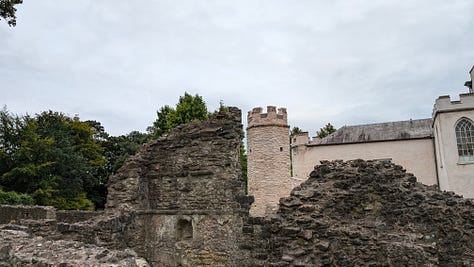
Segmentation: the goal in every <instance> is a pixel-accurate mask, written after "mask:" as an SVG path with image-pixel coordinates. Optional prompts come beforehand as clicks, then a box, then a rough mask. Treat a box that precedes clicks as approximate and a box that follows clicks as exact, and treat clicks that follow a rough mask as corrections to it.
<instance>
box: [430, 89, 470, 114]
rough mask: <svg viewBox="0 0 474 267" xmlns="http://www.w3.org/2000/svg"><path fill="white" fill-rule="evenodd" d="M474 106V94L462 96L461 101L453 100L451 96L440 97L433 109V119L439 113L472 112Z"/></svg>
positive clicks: (460, 96)
mask: <svg viewBox="0 0 474 267" xmlns="http://www.w3.org/2000/svg"><path fill="white" fill-rule="evenodd" d="M473 106H474V94H472V93H469V94H460V95H459V100H454V101H453V100H451V97H450V96H449V95H444V96H440V97H438V99H436V102H435V104H434V107H433V114H432V115H433V119H434V118H435V117H436V115H437V114H438V113H445V112H453V111H462V110H472V109H473V108H472V107H473Z"/></svg>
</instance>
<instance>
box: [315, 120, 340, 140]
mask: <svg viewBox="0 0 474 267" xmlns="http://www.w3.org/2000/svg"><path fill="white" fill-rule="evenodd" d="M335 131H336V128H334V126H332V124H331V123H328V124H326V126H324V127H323V128H321V129H319V131H317V132H316V134H317V135H318V137H319V138H324V137H326V136H328V135H330V134H332V133H333V132H335Z"/></svg>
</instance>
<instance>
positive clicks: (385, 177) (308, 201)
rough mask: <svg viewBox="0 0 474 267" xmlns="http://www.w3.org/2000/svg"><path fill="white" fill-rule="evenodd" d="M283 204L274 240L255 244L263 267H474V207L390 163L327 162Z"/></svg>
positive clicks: (268, 225) (258, 239) (272, 225)
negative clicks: (265, 255) (261, 255)
mask: <svg viewBox="0 0 474 267" xmlns="http://www.w3.org/2000/svg"><path fill="white" fill-rule="evenodd" d="M316 192H317V194H315V193H316ZM315 195H316V196H317V197H313V196H315ZM297 200H299V201H300V202H301V203H302V204H301V205H290V204H289V203H299V201H297ZM280 203H281V204H282V205H280V208H279V210H278V212H277V214H276V215H274V216H273V217H271V218H268V219H267V220H265V221H264V223H263V226H262V227H263V229H269V230H270V231H269V232H268V234H267V235H265V234H263V233H260V236H252V237H251V238H253V241H250V242H254V243H253V244H255V246H254V247H253V250H254V255H258V254H259V253H267V254H268V259H266V260H265V261H263V262H262V261H260V260H259V259H258V258H257V257H255V256H254V260H255V262H257V263H258V262H259V263H260V264H261V265H266V266H329V265H330V266H367V265H370V266H435V265H436V266H438V265H440V266H473V265H474V242H473V240H474V204H473V201H472V200H469V199H463V198H462V197H460V196H457V195H455V194H453V193H446V192H439V191H437V190H436V189H435V188H434V187H429V186H425V185H422V184H420V183H417V182H416V178H415V177H414V176H413V175H412V174H409V173H406V172H405V170H404V169H403V168H402V167H401V166H397V165H394V164H392V163H390V162H386V161H385V162H383V161H362V160H354V161H348V162H342V161H333V162H322V165H319V166H317V167H316V168H315V170H314V171H313V172H312V173H311V175H310V178H309V180H308V181H306V182H305V183H303V184H301V185H300V186H299V187H297V188H295V189H294V190H293V191H292V193H291V196H289V197H288V198H286V199H282V200H280ZM309 207H313V208H314V210H312V208H309ZM283 263H285V264H283Z"/></svg>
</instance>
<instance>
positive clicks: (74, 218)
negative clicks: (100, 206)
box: [56, 210, 104, 223]
mask: <svg viewBox="0 0 474 267" xmlns="http://www.w3.org/2000/svg"><path fill="white" fill-rule="evenodd" d="M103 214H104V212H103V211H82V210H58V211H56V220H57V221H58V222H63V223H76V222H83V221H87V220H90V219H92V218H95V217H98V216H101V215H103Z"/></svg>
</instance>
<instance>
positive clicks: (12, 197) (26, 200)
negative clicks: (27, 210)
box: [0, 189, 35, 205]
mask: <svg viewBox="0 0 474 267" xmlns="http://www.w3.org/2000/svg"><path fill="white" fill-rule="evenodd" d="M0 204H10V205H33V204H35V200H34V199H33V198H32V197H31V196H30V195H28V194H22V193H17V192H13V191H10V192H5V191H3V190H1V189H0Z"/></svg>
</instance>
